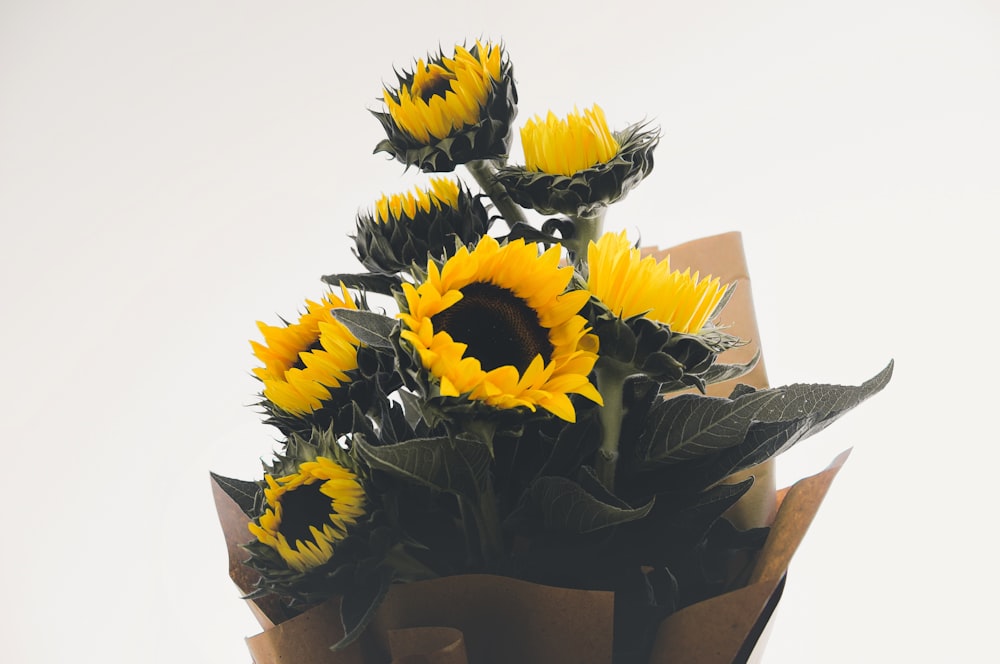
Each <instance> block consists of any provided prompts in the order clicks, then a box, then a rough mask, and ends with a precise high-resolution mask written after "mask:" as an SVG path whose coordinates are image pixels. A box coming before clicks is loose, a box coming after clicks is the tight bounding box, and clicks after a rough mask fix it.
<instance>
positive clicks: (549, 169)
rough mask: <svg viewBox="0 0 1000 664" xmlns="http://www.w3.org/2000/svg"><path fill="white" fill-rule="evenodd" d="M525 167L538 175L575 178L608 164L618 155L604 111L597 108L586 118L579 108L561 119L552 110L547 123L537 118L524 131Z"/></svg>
mask: <svg viewBox="0 0 1000 664" xmlns="http://www.w3.org/2000/svg"><path fill="white" fill-rule="evenodd" d="M521 142H522V144H523V145H524V168H525V169H527V170H529V171H534V172H536V173H554V174H557V175H575V174H577V173H579V172H580V171H583V170H586V169H588V168H591V167H593V166H596V165H597V164H606V163H608V162H609V161H611V160H612V159H614V157H615V155H616V154H617V153H618V148H619V146H618V141H617V140H616V139H615V137H614V135H613V134H612V133H611V130H610V129H608V123H607V121H606V120H605V119H604V111H603V109H601V107H600V106H598V105H596V104H595V105H594V107H593V108H592V109H590V110H586V111H584V112H583V115H581V114H580V112H579V111H578V110H576V109H574V112H573V113H570V114H569V115H567V116H566V119H565V120H560V119H559V118H558V117H556V115H555V113H553V112H552V111H549V114H548V116H547V117H546V118H545V120H544V121H542V119H541V118H540V117H538V116H536V117H534V118H531V119H530V120H528V121H527V122H526V123H525V125H524V127H522V128H521Z"/></svg>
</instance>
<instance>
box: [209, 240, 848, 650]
mask: <svg viewBox="0 0 1000 664" xmlns="http://www.w3.org/2000/svg"><path fill="white" fill-rule="evenodd" d="M647 253H650V254H654V255H657V256H658V257H662V256H663V255H666V254H667V253H669V254H670V257H671V267H672V268H675V269H676V268H680V269H684V268H686V267H688V266H690V267H691V268H692V270H696V269H697V270H698V271H700V272H701V274H702V275H706V274H708V273H711V274H712V275H713V276H717V277H720V280H721V281H722V282H724V283H727V282H736V283H737V289H736V292H735V294H734V296H733V298H732V299H731V300H730V302H729V304H728V305H727V306H726V309H725V310H724V312H723V319H722V320H721V321H720V322H721V323H722V324H723V325H725V326H726V327H727V330H728V331H729V332H730V333H732V334H734V335H736V336H739V337H740V338H742V339H746V340H748V341H749V343H748V344H747V345H745V346H742V347H739V348H735V349H732V350H730V351H727V352H726V353H725V354H724V355H723V356H722V357H721V360H720V361H723V362H728V363H737V362H746V361H748V360H749V359H751V358H752V357H753V356H754V354H755V353H757V352H758V350H759V341H758V335H757V326H756V320H755V317H754V311H753V302H752V294H751V290H750V281H749V278H748V277H747V269H746V262H745V259H744V256H743V247H742V240H741V237H740V234H739V233H736V232H733V233H726V234H722V235H717V236H713V237H708V238H704V239H700V240H695V241H693V242H689V243H687V244H684V245H681V246H679V247H675V248H672V249H670V250H666V251H660V250H657V249H652V250H647ZM732 382H733V383H735V382H743V383H747V384H750V385H753V386H754V387H759V388H760V387H766V386H767V378H766V374H765V370H764V365H763V362H762V361H761V362H758V364H757V365H756V367H755V368H754V370H753V371H752V372H751V373H750V374H748V375H745V376H743V377H742V378H740V379H738V381H732ZM732 388H733V384H726V383H721V384H718V385H714V386H711V388H710V394H714V395H718V396H728V394H729V392H730V391H731V390H732ZM848 453H849V452H845V453H843V454H841V455H840V456H839V457H838V458H837V459H836V460H834V462H833V463H832V464H831V465H830V467H829V468H827V469H826V470H824V471H823V472H821V473H819V474H817V475H814V476H812V477H808V478H806V479H803V480H800V481H799V482H797V483H796V484H795V485H793V486H792V487H790V488H787V489H783V490H781V491H775V489H774V476H773V472H772V469H771V468H770V467H768V466H767V464H762V466H763V467H761V466H758V467H757V468H753V469H751V470H750V471H749V474H752V475H754V476H755V484H754V488H753V490H752V491H751V492H750V493H748V494H747V495H746V496H745V497H744V499H743V502H741V503H738V504H737V505H735V506H734V507H733V508H732V509H733V511H732V512H731V513H729V514H727V517H728V518H730V520H731V521H733V522H734V523H736V524H737V525H738V526H739V527H741V528H746V527H750V526H757V525H766V524H770V523H772V521H773V525H772V528H771V532H770V534H769V535H768V538H767V541H766V543H765V545H764V547H763V549H762V550H761V552H760V553H759V555H758V557H757V560H756V561H755V564H754V567H753V572H752V575H751V578H750V581H749V583H748V584H747V585H746V586H744V587H742V588H740V589H737V590H734V591H731V592H728V593H725V594H723V595H719V596H716V597H714V598H711V599H708V600H705V601H702V602H699V603H697V604H693V605H691V606H688V607H686V608H684V609H681V610H680V611H677V612H676V613H674V614H672V615H671V616H669V617H668V618H667V619H665V620H664V621H663V622H662V623H661V624H660V626H659V629H658V632H657V636H656V640H655V645H654V648H653V651H652V655H651V657H650V660H649V662H650V664H665V663H667V662H685V663H687V664H691V663H693V664H708V663H724V662H745V661H748V660H749V659H750V658H751V655H752V654H755V653H759V650H757V651H755V647H756V646H757V644H758V641H759V640H760V637H761V634H762V633H763V631H764V629H765V627H766V625H767V622H768V620H769V618H770V616H771V613H772V612H773V610H774V608H775V606H776V604H777V601H778V599H779V598H780V595H781V590H782V588H783V585H784V580H785V573H786V571H787V569H788V565H789V562H790V561H791V557H792V555H793V554H794V552H795V550H796V548H797V547H798V545H799V543H800V542H801V541H802V538H803V536H804V535H805V532H806V530H807V529H808V527H809V524H810V523H811V521H812V519H813V517H814V516H815V514H816V512H817V510H818V509H819V506H820V503H821V502H822V500H823V497H824V496H825V494H826V491H827V489H828V488H829V486H830V484H831V482H832V481H833V479H834V477H835V476H836V474H837V471H838V470H839V469H840V467H841V465H842V464H843V463H844V461H845V460H846V458H847V455H848ZM213 493H214V496H215V501H216V506H217V510H218V514H219V519H220V521H221V523H222V529H223V532H224V534H225V537H226V543H227V547H228V550H229V561H230V575H231V577H232V578H233V580H234V581H235V583H236V584H237V586H238V587H239V588H240V589H241V590H242V591H244V592H247V593H248V592H250V591H251V590H252V589H253V585H254V583H255V581H256V578H255V577H254V573H253V572H252V570H250V569H249V568H247V567H246V566H244V565H243V564H242V561H243V560H244V559H245V558H246V557H247V556H246V553H245V552H244V551H243V550H242V549H241V545H242V544H245V543H247V542H249V541H250V540H251V539H252V536H251V535H250V533H249V531H248V530H247V524H248V523H249V518H248V517H247V516H246V515H245V514H244V513H243V512H242V510H241V509H240V508H239V506H238V505H237V504H236V503H235V502H234V501H233V500H232V498H230V497H229V496H228V495H227V494H226V492H225V491H224V490H223V489H222V488H221V487H220V486H219V485H218V483H216V482H214V481H213ZM248 603H249V604H250V605H251V610H252V611H253V613H254V615H255V616H256V617H257V619H258V622H259V623H260V625H261V628H262V630H263V631H262V632H261V633H260V634H258V635H256V636H252V637H250V638H248V639H247V645H248V647H249V649H250V652H251V654H252V656H253V659H254V662H256V664H278V663H280V662H294V663H295V664H327V663H328V664H418V663H419V664H511V663H513V662H517V663H519V664H553V663H556V664H559V663H563V662H565V663H567V664H611V661H612V640H613V629H612V624H613V612H614V594H613V593H610V592H605V591H588V590H572V589H565V588H554V587H548V586H542V585H538V584H533V583H528V582H525V581H520V580H517V579H512V578H506V577H499V576H491V575H482V574H467V575H459V576H452V577H445V578H440V579H434V580H430V581H420V582H415V583H408V584H396V585H393V586H392V587H391V588H390V590H389V593H388V595H387V596H386V599H385V601H384V602H383V603H382V604H381V606H380V607H379V608H378V610H377V613H376V615H375V618H374V619H373V621H372V623H371V624H370V625H369V627H368V629H367V630H366V631H365V633H364V634H363V635H362V637H361V638H360V639H358V640H357V641H355V642H354V643H352V644H351V645H350V646H349V647H347V648H345V649H343V650H340V651H337V652H334V651H331V650H330V645H331V644H333V643H335V642H337V641H338V640H339V639H340V638H341V636H342V635H343V631H342V627H341V621H340V609H339V606H340V602H339V598H334V599H331V600H328V601H327V602H325V603H323V604H320V605H318V606H316V607H313V608H311V609H309V610H308V611H306V612H304V613H302V614H300V615H297V616H294V617H289V616H288V615H287V614H286V613H285V612H284V610H283V609H282V607H281V606H280V605H279V604H277V603H276V602H268V601H267V600H256V601H255V600H248Z"/></svg>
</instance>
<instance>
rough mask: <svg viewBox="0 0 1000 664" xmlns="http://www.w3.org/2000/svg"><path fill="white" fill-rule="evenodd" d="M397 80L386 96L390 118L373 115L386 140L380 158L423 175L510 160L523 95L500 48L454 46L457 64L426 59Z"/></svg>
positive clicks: (438, 58)
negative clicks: (487, 161)
mask: <svg viewBox="0 0 1000 664" xmlns="http://www.w3.org/2000/svg"><path fill="white" fill-rule="evenodd" d="M398 78H399V87H398V88H396V89H391V88H388V87H387V88H385V89H384V91H383V95H382V97H383V101H384V102H385V106H386V110H387V112H378V111H372V113H373V114H374V115H375V117H376V118H378V120H379V122H381V123H382V127H383V128H384V129H385V132H386V135H387V138H386V139H385V140H383V141H381V142H380V143H379V144H378V145H377V146H376V147H375V151H376V152H388V153H389V154H391V155H393V156H394V157H395V158H396V159H398V160H399V161H401V162H403V163H404V164H406V165H407V166H417V167H418V168H420V169H421V170H423V171H425V172H447V171H451V170H454V168H455V165H456V164H464V163H468V162H469V161H473V160H480V159H498V158H503V157H505V156H506V155H507V151H508V148H509V146H510V139H511V133H512V124H511V123H512V122H513V119H514V116H515V115H516V113H517V92H516V89H515V87H514V78H513V73H512V70H511V66H510V61H509V60H508V59H507V58H506V57H505V55H504V53H503V48H502V47H501V46H499V45H496V44H490V43H486V44H483V43H481V42H479V41H477V42H476V45H475V46H473V47H472V48H471V49H466V48H464V47H462V46H456V47H455V51H454V55H453V57H451V58H448V57H445V55H444V52H443V51H442V52H439V53H438V55H437V56H428V58H427V60H426V61H425V60H423V59H421V60H418V61H417V63H416V66H415V67H414V70H413V72H412V73H408V72H404V73H403V75H401V76H398Z"/></svg>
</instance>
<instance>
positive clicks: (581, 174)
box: [498, 104, 659, 218]
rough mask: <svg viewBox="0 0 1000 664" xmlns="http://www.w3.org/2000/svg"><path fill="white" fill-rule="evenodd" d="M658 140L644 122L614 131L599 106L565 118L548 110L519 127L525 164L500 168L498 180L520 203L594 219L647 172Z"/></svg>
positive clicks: (542, 211) (656, 131)
mask: <svg viewBox="0 0 1000 664" xmlns="http://www.w3.org/2000/svg"><path fill="white" fill-rule="evenodd" d="M658 141H659V131H658V130H656V129H652V130H650V129H647V128H646V125H645V124H642V123H640V124H635V125H631V126H629V127H627V128H626V129H624V130H623V131H620V132H613V131H611V130H610V129H609V128H608V124H607V121H606V120H605V118H604V111H603V110H601V107H600V106H598V105H596V104H595V105H594V106H593V108H591V109H589V110H586V111H584V113H583V114H581V113H580V112H579V111H574V112H573V113H570V114H569V115H567V116H566V118H565V119H559V118H558V117H556V116H555V115H554V114H553V113H551V112H550V113H549V114H548V116H547V117H546V119H545V120H542V119H541V118H540V117H535V118H533V119H531V120H529V121H528V122H527V123H526V124H525V126H524V128H522V129H521V144H522V147H523V150H524V156H525V164H524V166H521V167H515V166H511V167H504V168H501V169H500V172H499V173H498V178H499V179H500V182H501V183H503V185H504V186H505V187H506V188H507V190H508V192H509V193H510V197H511V198H512V199H513V200H514V202H515V203H517V204H518V205H520V206H522V207H526V208H533V209H534V210H536V211H538V212H540V213H541V214H564V215H568V216H570V217H573V218H581V217H582V218H593V217H596V216H599V215H601V214H602V210H603V209H604V208H606V207H607V206H608V205H610V204H612V203H614V202H615V201H618V200H620V199H622V198H624V197H625V194H627V193H628V192H629V191H630V190H631V189H632V188H633V187H634V186H635V185H637V184H638V183H639V182H640V181H641V180H642V179H643V178H645V177H646V176H647V175H649V173H650V171H652V170H653V149H654V148H655V147H656V145H657V143H658Z"/></svg>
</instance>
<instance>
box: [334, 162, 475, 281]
mask: <svg viewBox="0 0 1000 664" xmlns="http://www.w3.org/2000/svg"><path fill="white" fill-rule="evenodd" d="M491 223H492V222H491V220H490V218H489V215H488V214H487V212H486V208H485V207H483V204H482V203H481V202H480V201H479V198H478V197H476V196H473V195H472V194H470V193H469V191H468V190H467V189H465V188H464V187H462V186H461V185H460V184H459V182H458V181H457V180H454V179H449V178H431V186H430V187H429V188H427V189H422V188H420V187H416V188H414V190H413V191H412V192H406V193H403V194H393V195H392V196H382V198H380V199H379V200H378V201H377V202H376V203H375V207H374V210H373V211H372V212H371V213H363V214H360V215H358V220H357V234H356V235H355V237H354V240H355V245H356V250H355V251H356V254H357V256H358V259H359V260H360V261H361V262H362V263H363V264H364V266H365V267H367V268H368V269H369V270H371V271H372V272H383V273H389V274H393V273H396V272H400V271H402V270H405V269H407V268H409V267H410V266H411V265H412V264H413V263H414V262H417V263H420V264H423V263H424V262H425V261H426V260H427V258H428V254H430V255H431V257H434V258H444V257H449V256H452V255H453V254H454V253H455V250H456V241H458V242H460V243H461V244H474V243H475V242H477V241H478V240H479V238H480V237H482V236H483V235H485V234H486V232H487V231H488V230H489V227H490V225H491Z"/></svg>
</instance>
